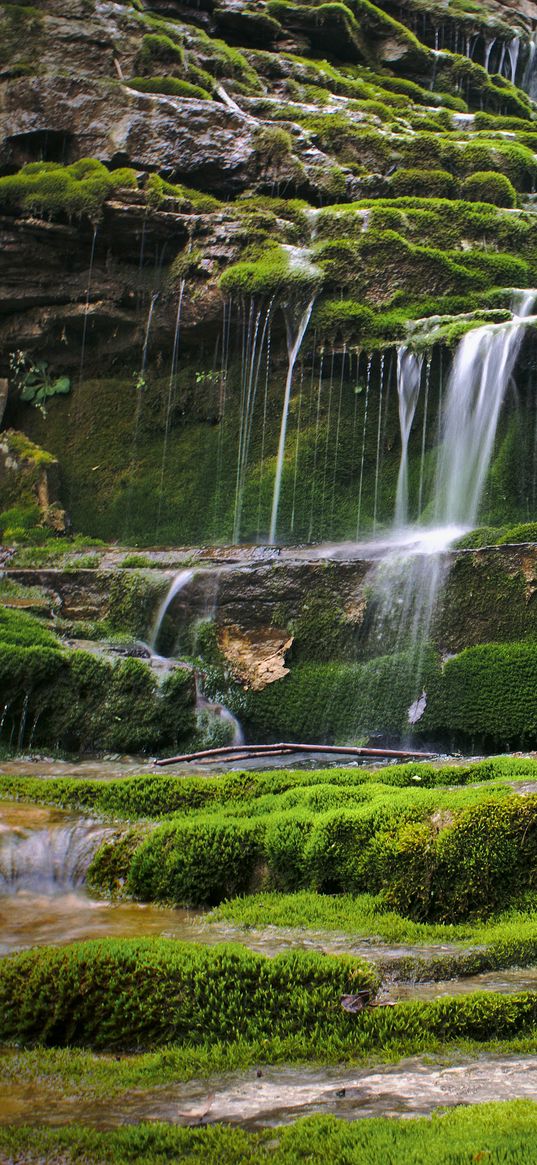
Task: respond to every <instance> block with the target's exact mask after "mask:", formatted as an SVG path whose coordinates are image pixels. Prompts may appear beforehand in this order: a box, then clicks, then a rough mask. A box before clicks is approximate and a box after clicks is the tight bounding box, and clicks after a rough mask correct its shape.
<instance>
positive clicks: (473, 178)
mask: <svg viewBox="0 0 537 1165" xmlns="http://www.w3.org/2000/svg"><path fill="white" fill-rule="evenodd" d="M461 195H462V197H463V198H465V199H467V201H468V202H490V203H492V205H493V206H503V207H514V206H516V202H517V198H516V190H515V188H514V186H513V183H512V182H510V181H509V178H507V177H506V176H505V174H495V173H493V172H491V171H489V170H478V171H476V173H475V174H470V176H469V177H468V178H465V179H464V182H463V183H462V186H461Z"/></svg>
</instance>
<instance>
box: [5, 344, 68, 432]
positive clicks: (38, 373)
mask: <svg viewBox="0 0 537 1165" xmlns="http://www.w3.org/2000/svg"><path fill="white" fill-rule="evenodd" d="M9 367H10V369H11V371H12V373H13V377H14V380H15V382H16V384H17V387H18V388H19V390H20V398H21V400H23V401H25V402H26V403H28V404H33V405H35V407H36V408H37V409H39V411H40V412H41V413H42V414H43V416H44V417H46V415H47V410H46V402H47V400H48V399H49V398H50V397H52V396H65V395H66V394H67V393H68V392H70V391H71V381H70V379H69V377H68V376H58V377H56V379H53V377H52V376H51V375H50V372H49V367H48V363H47V361H46V360H37V361H35V362H34V361H33V360H31V359H30V357H29V356H28V355H27V354H26V353H25V352H21V351H20V349H18V350H17V351H16V352H13V353H12V355H11V356H10V359H9Z"/></svg>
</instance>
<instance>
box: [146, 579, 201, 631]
mask: <svg viewBox="0 0 537 1165" xmlns="http://www.w3.org/2000/svg"><path fill="white" fill-rule="evenodd" d="M194 574H195V572H194V571H193V570H181V571H179V574H176V575H175V578H174V579H173V580H172V582H171V583H170V586H169V588H168V590H167V592H166V594H165V596H164V598H163V600H162V602H161V604H160V606H159V608H158V610H157V613H156V615H155V618H154V620H153V624H152V627H151V631H150V633H149V646H150V647H151V648H152V650H156V646H157V643H158V639H159V635H160V629H161V627H162V624H163V622H164V617H165V615H166V612H167V610H168V607H169V606H170V605H171V603H172V602H173V600H174V599H175V596H176V595H178V594H179V592H180V591H182V590H184V588H185V587H186V586H188V584H189V582H191V581H192V579H193V578H194Z"/></svg>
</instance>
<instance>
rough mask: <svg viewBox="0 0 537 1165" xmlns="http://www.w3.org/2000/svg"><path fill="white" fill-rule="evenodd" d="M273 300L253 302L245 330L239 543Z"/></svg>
mask: <svg viewBox="0 0 537 1165" xmlns="http://www.w3.org/2000/svg"><path fill="white" fill-rule="evenodd" d="M273 307H274V298H272V299H271V300H270V302H269V303H268V304H261V305H256V303H255V301H254V299H253V298H252V299H251V301H250V310H249V317H248V326H247V328H246V329H245V332H244V335H245V343H244V348H243V358H242V384H241V401H240V426H239V448H238V455H237V475H236V482H235V513H234V520H233V541H234V542H238V541H239V539H240V532H241V518H242V507H243V502H244V489H245V485H246V471H247V468H248V455H249V451H250V441H251V436H252V426H253V419H254V410H255V402H256V397H257V387H258V384H259V373H260V369H261V362H262V358H263V351H264V348H265V342H266V340H267V336H268V333H269V330H270V322H271V318H272V310H273Z"/></svg>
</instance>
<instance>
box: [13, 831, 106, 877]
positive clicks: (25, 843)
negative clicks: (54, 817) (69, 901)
mask: <svg viewBox="0 0 537 1165" xmlns="http://www.w3.org/2000/svg"><path fill="white" fill-rule="evenodd" d="M111 832H112V830H110V829H109V830H105V829H103V827H102V826H97V825H94V824H93V823H91V822H77V823H76V824H74V825H73V824H70V825H61V826H56V827H54V828H50V829H35V830H28V831H26V830H24V831H20V830H19V831H16V830H13V831H11V830H10V831H7V830H6V831H4V832H3V833H2V835H1V837H0V894H8V893H9V894H13V893H14V892H18V891H21V890H35V891H38V892H41V893H43V892H46V893H48V894H53V893H61V892H64V891H65V890H69V889H73V888H75V887H77V886H81V885H82V883H83V882H84V881H85V877H86V872H87V869H88V866H89V864H90V862H91V859H92V857H93V855H94V853H95V851H96V850H97V849H98V847H99V845H100V844H101V843H102V842H103V841H104V840H105V838H106V837H107V836H109V834H110V833H111Z"/></svg>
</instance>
